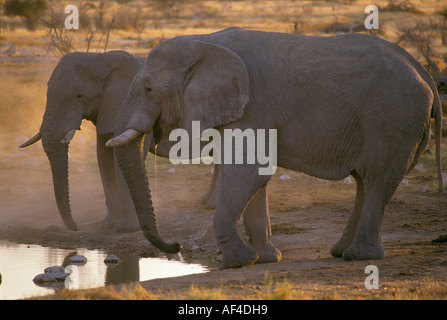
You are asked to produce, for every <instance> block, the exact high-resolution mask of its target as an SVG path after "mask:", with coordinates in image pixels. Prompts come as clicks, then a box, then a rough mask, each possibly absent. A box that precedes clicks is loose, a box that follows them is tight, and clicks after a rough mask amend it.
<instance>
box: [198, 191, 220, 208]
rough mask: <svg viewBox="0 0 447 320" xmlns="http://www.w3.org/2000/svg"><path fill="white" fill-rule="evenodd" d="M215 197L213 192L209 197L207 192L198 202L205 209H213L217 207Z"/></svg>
mask: <svg viewBox="0 0 447 320" xmlns="http://www.w3.org/2000/svg"><path fill="white" fill-rule="evenodd" d="M217 197H218V196H217V195H216V194H215V192H214V193H212V194H211V195H210V194H209V192H208V193H206V194H205V195H204V196H203V197H202V198H201V199H200V202H201V203H202V204H204V205H205V208H207V209H215V208H216V205H217Z"/></svg>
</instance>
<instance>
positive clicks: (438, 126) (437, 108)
mask: <svg viewBox="0 0 447 320" xmlns="http://www.w3.org/2000/svg"><path fill="white" fill-rule="evenodd" d="M433 95H434V100H433V109H432V117H433V118H434V120H435V131H436V138H435V139H436V141H435V144H436V167H437V169H438V179H439V192H443V191H444V183H443V179H442V178H443V177H442V163H441V137H442V106H441V99H440V98H439V94H438V91H437V90H436V87H435V89H434V90H433Z"/></svg>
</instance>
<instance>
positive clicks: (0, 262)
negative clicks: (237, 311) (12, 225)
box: [0, 241, 209, 299]
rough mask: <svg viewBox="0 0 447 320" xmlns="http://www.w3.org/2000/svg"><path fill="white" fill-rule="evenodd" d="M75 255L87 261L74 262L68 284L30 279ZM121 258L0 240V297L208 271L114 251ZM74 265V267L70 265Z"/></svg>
mask: <svg viewBox="0 0 447 320" xmlns="http://www.w3.org/2000/svg"><path fill="white" fill-rule="evenodd" d="M74 254H78V255H83V256H85V257H86V258H87V263H86V264H77V265H75V267H74V269H75V272H74V273H72V277H73V280H74V281H72V282H71V283H70V284H68V283H67V284H66V283H65V282H64V281H62V282H57V283H51V284H47V285H46V286H42V285H40V286H39V285H36V284H35V283H34V282H33V279H34V277H35V276H36V275H38V274H40V273H43V272H44V269H45V268H47V267H50V266H55V265H58V266H64V267H66V266H68V265H69V262H68V258H69V257H71V256H72V255H74ZM115 255H116V256H117V257H118V258H119V259H120V260H121V261H120V262H119V263H117V264H108V265H106V264H105V263H104V259H105V258H106V257H107V256H108V254H107V253H105V252H102V251H99V250H87V249H76V250H69V249H59V248H48V247H42V246H39V245H25V244H17V243H12V242H7V241H0V273H1V283H0V299H20V298H26V297H35V296H40V295H47V294H51V293H53V292H54V290H55V287H58V288H61V287H64V286H70V287H72V288H75V289H76V288H79V289H86V288H94V287H101V286H104V285H107V284H119V283H128V282H135V281H145V280H151V279H157V278H169V277H176V276H182V275H188V274H194V273H204V272H208V271H209V269H208V268H207V267H204V266H202V265H200V264H187V263H184V262H182V261H181V257H178V258H177V259H175V260H168V259H164V258H140V257H138V256H135V255H132V254H119V253H118V254H115ZM70 268H73V267H70Z"/></svg>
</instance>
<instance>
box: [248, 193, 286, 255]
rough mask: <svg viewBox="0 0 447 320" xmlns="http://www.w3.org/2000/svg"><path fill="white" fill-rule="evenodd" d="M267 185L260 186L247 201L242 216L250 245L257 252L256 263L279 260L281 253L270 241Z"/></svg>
mask: <svg viewBox="0 0 447 320" xmlns="http://www.w3.org/2000/svg"><path fill="white" fill-rule="evenodd" d="M267 197H268V192H267V186H264V187H261V188H260V189H259V190H258V192H256V194H255V195H254V196H253V198H252V199H251V200H250V202H249V203H248V205H247V207H246V208H245V210H244V212H243V213H242V216H243V218H244V226H245V231H246V232H247V235H248V237H249V239H250V240H249V243H250V246H251V247H252V248H253V249H255V250H256V252H257V253H258V256H259V258H258V260H256V263H266V262H278V261H281V258H282V254H281V251H279V250H278V249H277V248H276V247H275V246H274V245H273V243H272V231H271V227H270V216H269V208H268V198H267Z"/></svg>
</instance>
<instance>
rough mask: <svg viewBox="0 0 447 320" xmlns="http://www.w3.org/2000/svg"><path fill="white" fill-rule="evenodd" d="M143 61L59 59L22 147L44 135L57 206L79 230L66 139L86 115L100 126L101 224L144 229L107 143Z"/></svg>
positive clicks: (208, 198)
mask: <svg viewBox="0 0 447 320" xmlns="http://www.w3.org/2000/svg"><path fill="white" fill-rule="evenodd" d="M144 60H145V59H144V58H138V57H134V56H132V55H130V54H129V53H127V52H125V51H110V52H107V53H86V52H76V53H71V54H68V55H66V56H64V57H63V58H62V59H61V60H60V61H59V63H58V65H57V66H56V68H55V69H54V71H53V73H52V75H51V77H50V80H49V81H48V90H47V105H46V110H45V115H44V117H43V121H42V125H41V128H40V131H39V133H38V134H36V135H35V136H34V137H33V138H31V139H30V140H29V141H27V142H25V143H24V144H22V145H21V146H20V147H26V146H29V145H31V144H33V143H35V142H37V141H38V140H39V139H40V138H42V145H43V147H44V150H45V152H46V154H47V156H48V159H49V161H50V164H51V169H52V173H53V182H54V192H55V197H56V202H57V205H58V209H59V212H60V214H61V217H62V219H63V221H64V222H65V224H66V225H67V227H68V228H70V229H73V230H76V229H77V227H76V223H75V222H74V221H73V219H72V213H71V207H70V199H69V185H68V161H67V159H68V144H69V142H70V140H71V139H72V138H73V133H74V131H73V129H75V130H77V129H80V125H81V122H82V120H83V119H87V120H89V121H91V122H92V123H93V124H94V125H95V126H96V133H97V135H96V138H97V158H98V166H99V170H100V174H101V180H102V183H103V187H104V194H105V198H106V206H107V212H108V213H107V216H106V217H105V219H104V221H103V222H102V224H101V227H102V228H106V229H110V228H113V229H114V230H116V231H121V232H128V231H135V230H139V229H140V226H139V224H138V220H137V216H136V214H135V208H134V205H133V201H132V198H131V196H130V193H129V188H128V187H127V183H126V182H125V180H124V177H123V175H122V173H121V170H120V169H119V167H118V165H117V163H116V161H115V159H114V158H115V157H114V153H113V150H111V149H110V148H106V146H105V143H106V141H107V140H108V139H110V138H112V137H113V130H114V123H115V118H116V116H117V113H118V109H119V108H120V107H121V103H122V102H123V100H124V98H125V96H126V94H127V91H128V89H129V87H130V84H131V82H132V79H133V77H134V76H135V74H136V73H137V72H138V70H139V69H140V68H141V66H142V65H143V63H144ZM70 131H71V134H70V133H69V132H70ZM67 133H68V138H67V137H66V135H67ZM64 139H65V140H64ZM61 140H64V141H63V142H61ZM169 148H170V143H169V141H168V142H165V143H164V144H160V145H159V146H158V148H157V155H159V156H162V157H168V155H169ZM148 150H149V151H151V152H152V153H155V144H154V140H153V137H152V135H148V136H147V137H146V139H145V146H144V154H143V157H144V159H145V158H146V156H147V152H148ZM214 180H215V179H214ZM213 191H214V187H213V184H212V185H211V188H210V190H209V191H208V193H207V194H206V195H205V196H204V198H203V202H204V203H208V206H212V205H213V199H214V198H216V196H215V195H214V196H213V194H212V193H213Z"/></svg>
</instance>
